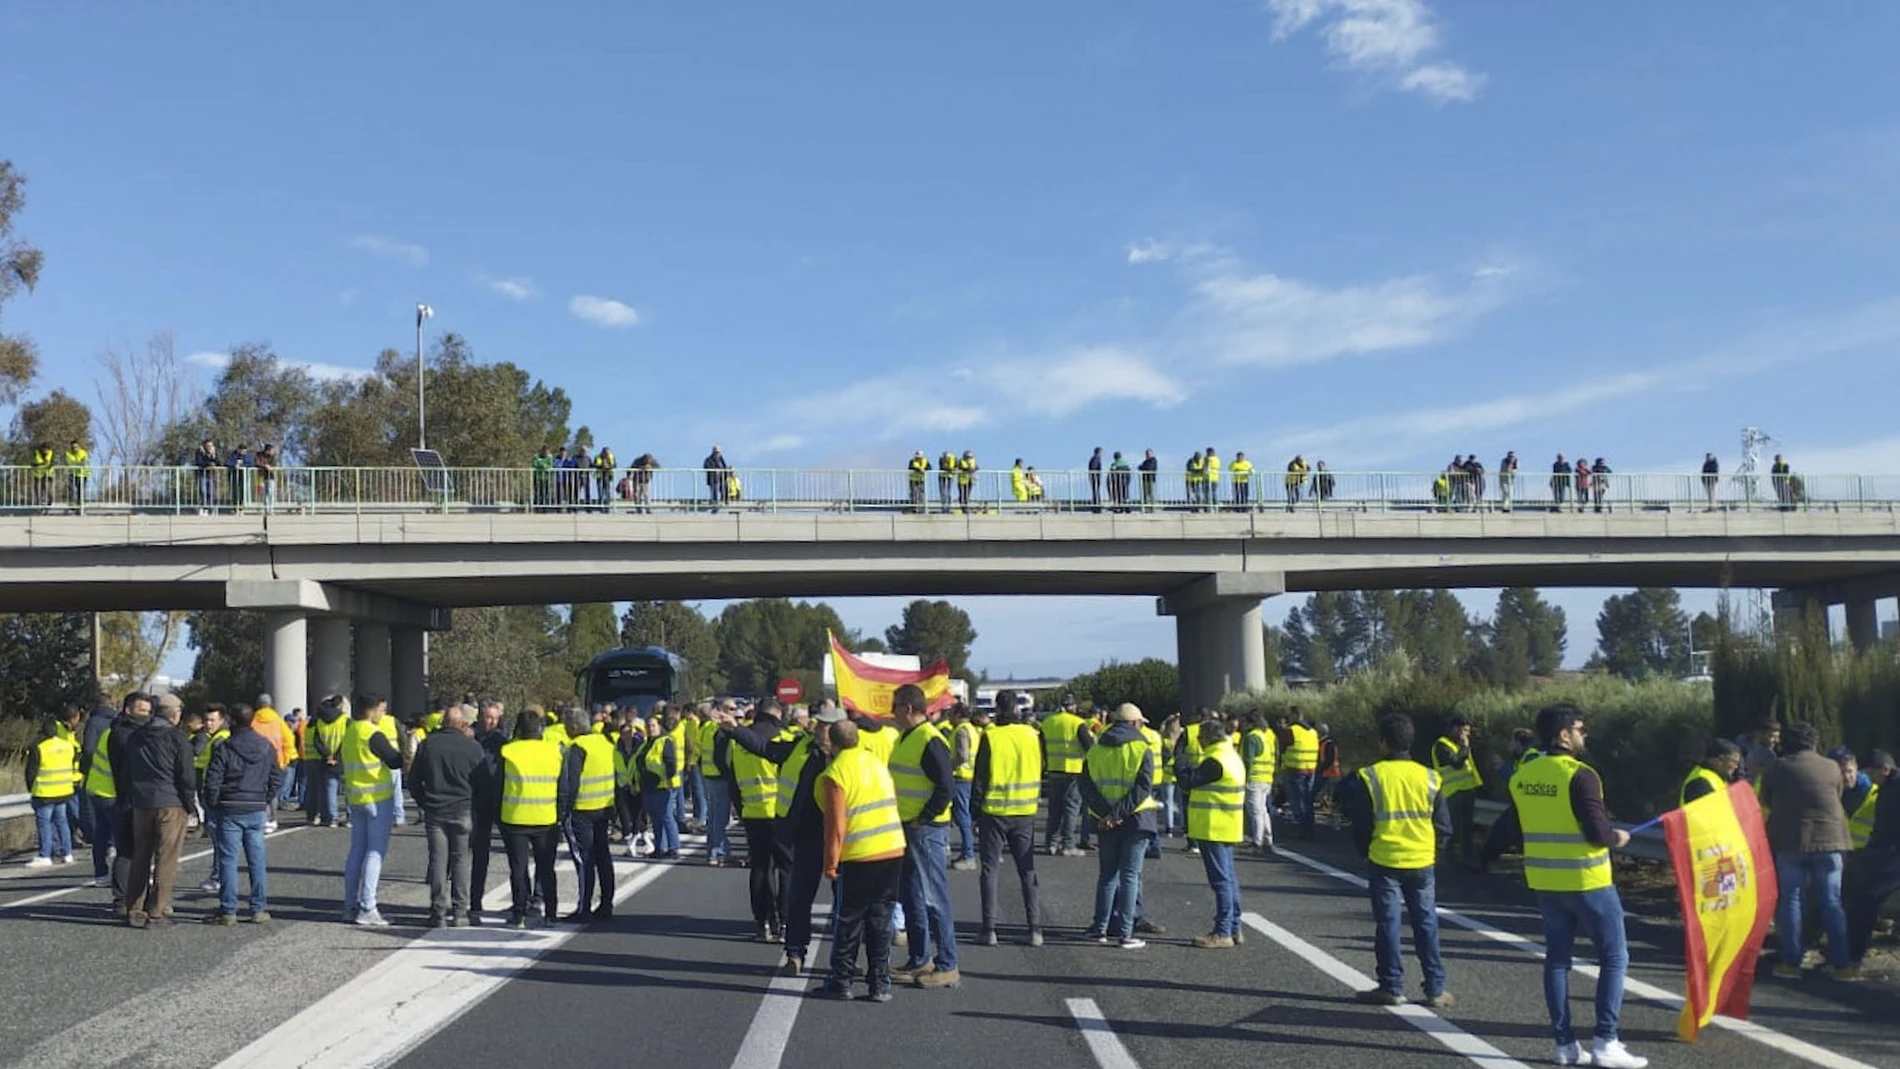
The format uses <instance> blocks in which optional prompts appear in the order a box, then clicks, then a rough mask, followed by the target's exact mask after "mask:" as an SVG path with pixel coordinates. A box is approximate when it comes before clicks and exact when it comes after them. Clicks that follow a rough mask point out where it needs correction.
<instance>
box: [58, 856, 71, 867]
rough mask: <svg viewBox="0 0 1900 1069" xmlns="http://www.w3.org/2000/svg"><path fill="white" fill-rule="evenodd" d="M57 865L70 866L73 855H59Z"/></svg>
mask: <svg viewBox="0 0 1900 1069" xmlns="http://www.w3.org/2000/svg"><path fill="white" fill-rule="evenodd" d="M59 863H60V864H62V865H70V864H72V863H73V855H71V854H61V855H59Z"/></svg>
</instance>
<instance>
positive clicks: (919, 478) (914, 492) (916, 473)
mask: <svg viewBox="0 0 1900 1069" xmlns="http://www.w3.org/2000/svg"><path fill="white" fill-rule="evenodd" d="M929 477H930V461H928V460H926V459H925V458H924V451H923V450H921V449H919V450H917V451H916V452H915V453H912V454H911V455H910V475H909V481H910V510H911V511H912V512H919V513H921V512H923V511H924V482H925V481H926V480H927V479H929Z"/></svg>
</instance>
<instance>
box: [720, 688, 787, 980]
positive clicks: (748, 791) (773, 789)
mask: <svg viewBox="0 0 1900 1069" xmlns="http://www.w3.org/2000/svg"><path fill="white" fill-rule="evenodd" d="M719 714H720V719H721V720H724V719H730V720H731V721H732V722H733V723H737V717H738V710H737V708H736V707H735V706H734V705H733V704H732V703H731V702H727V703H725V705H724V706H723V707H722V708H721V709H720V710H719ZM783 716H784V707H783V706H781V705H780V704H779V703H778V700H777V699H776V698H767V699H765V700H764V701H763V702H760V703H759V705H758V708H756V709H754V710H753V712H752V723H751V725H750V727H749V731H750V733H751V734H752V735H753V736H754V738H755V739H756V740H757V741H761V742H763V743H764V744H765V746H766V747H775V746H776V747H783V746H785V745H787V744H789V743H793V742H794V741H796V738H797V737H796V736H795V735H793V734H792V733H791V732H790V731H787V730H786V729H785V727H784V723H783V721H782V719H781V718H782V717H783ZM719 722H720V721H719V720H709V721H708V723H712V724H714V725H715V728H716V727H717V724H718V723H719ZM719 742H720V738H719V737H718V736H717V735H716V736H715V739H714V745H715V746H718V745H719ZM724 742H725V747H726V750H725V752H726V762H727V764H728V766H729V767H730V768H731V770H732V781H733V783H734V784H735V785H736V786H737V788H738V790H739V819H740V821H741V822H742V823H743V824H744V827H745V838H746V870H747V871H746V876H747V880H746V883H747V890H748V892H749V893H750V895H751V900H752V924H753V935H754V938H756V939H757V940H758V941H759V942H761V943H776V942H779V941H781V940H782V939H784V931H785V918H786V916H787V913H788V910H787V908H786V894H787V893H788V891H789V883H788V875H789V873H790V872H791V868H792V849H793V846H792V841H791V836H790V835H788V834H786V831H787V829H784V828H781V827H780V825H779V818H780V817H783V816H785V814H784V813H782V812H780V811H779V789H778V783H779V766H778V764H777V763H776V762H774V761H772V760H770V759H768V758H766V757H763V756H761V755H759V754H757V753H754V752H753V751H752V750H750V749H747V748H745V747H743V746H742V747H740V748H739V749H738V750H734V749H732V744H731V737H730V736H729V735H728V736H725V737H724ZM728 799H730V795H728ZM727 805H728V809H730V805H731V802H730V800H728V802H727Z"/></svg>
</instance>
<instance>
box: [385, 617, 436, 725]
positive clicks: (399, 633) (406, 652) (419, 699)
mask: <svg viewBox="0 0 1900 1069" xmlns="http://www.w3.org/2000/svg"><path fill="white" fill-rule="evenodd" d="M385 633H386V634H387V635H388V637H389V646H388V650H389V653H390V656H391V659H392V660H393V662H394V664H393V675H394V678H393V679H392V680H391V683H390V689H389V690H388V691H386V692H385V693H387V694H388V695H389V708H390V710H391V711H393V712H394V713H395V714H396V715H397V716H403V717H409V716H416V715H418V714H421V713H426V712H428V710H427V709H425V708H423V706H424V704H425V703H427V701H428V690H427V685H426V683H427V681H426V679H425V678H424V667H425V666H424V660H423V658H424V654H423V649H424V647H423V641H424V639H425V638H426V637H427V635H428V632H426V631H424V630H422V629H421V628H419V627H398V628H394V629H391V630H387V631H386V632H385Z"/></svg>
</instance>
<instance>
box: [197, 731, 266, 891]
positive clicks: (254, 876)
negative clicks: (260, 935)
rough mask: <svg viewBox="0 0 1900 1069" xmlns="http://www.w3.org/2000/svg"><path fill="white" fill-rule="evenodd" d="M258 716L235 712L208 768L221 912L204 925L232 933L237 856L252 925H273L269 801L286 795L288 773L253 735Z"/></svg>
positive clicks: (207, 793)
mask: <svg viewBox="0 0 1900 1069" xmlns="http://www.w3.org/2000/svg"><path fill="white" fill-rule="evenodd" d="M256 715H257V714H256V711H255V710H253V709H252V708H251V707H250V706H248V705H240V706H237V707H235V708H233V709H232V710H231V736H230V737H229V738H227V739H225V740H224V741H223V742H221V743H219V744H218V745H217V746H216V747H215V748H214V749H213V750H212V752H211V763H210V764H209V765H207V766H206V767H205V776H204V783H203V784H202V785H201V786H202V788H203V790H204V796H205V809H206V810H208V811H211V812H215V813H217V814H218V828H217V835H218V841H219V844H220V847H221V849H220V850H219V853H218V911H217V912H216V913H213V914H211V915H210V916H208V917H206V918H205V923H206V924H221V925H224V926H225V927H231V926H233V925H235V924H237V922H238V900H237V887H238V854H239V852H240V851H241V852H242V853H243V855H244V865H245V868H246V869H247V870H248V871H249V873H250V878H251V903H250V904H251V922H252V923H253V924H262V923H264V922H265V921H268V920H270V911H269V909H268V908H267V906H268V904H269V903H268V900H267V899H266V897H265V892H266V887H267V880H266V878H265V874H264V822H265V821H266V820H268V819H269V812H268V811H269V809H270V803H271V800H272V799H274V798H276V797H277V792H278V791H280V790H282V789H283V785H284V771H283V769H281V768H279V767H277V750H276V748H275V747H273V746H272V745H271V744H270V742H269V741H268V740H266V739H265V738H264V737H263V736H262V735H259V734H258V733H257V732H256V731H253V730H252V729H251V723H252V721H253V719H254V718H255V717H256Z"/></svg>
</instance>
